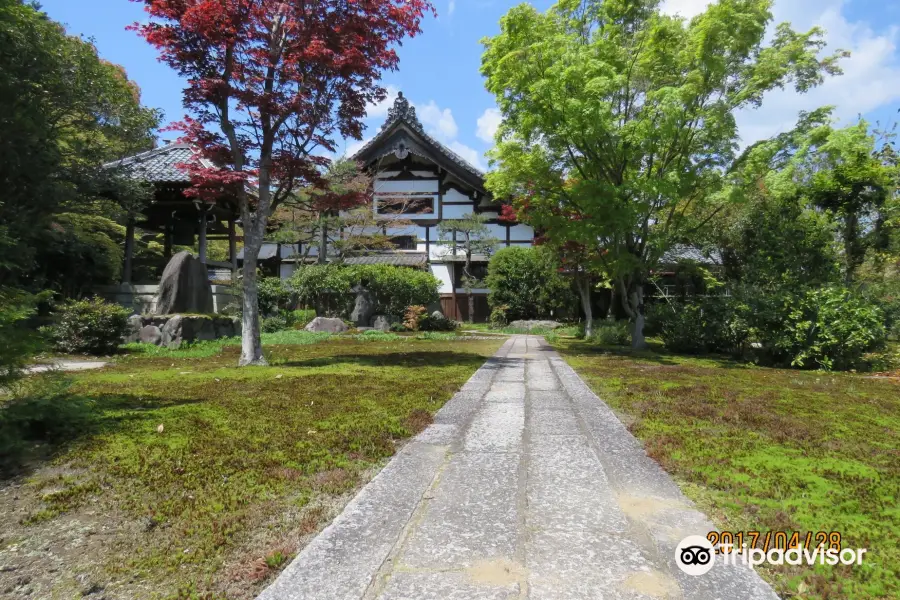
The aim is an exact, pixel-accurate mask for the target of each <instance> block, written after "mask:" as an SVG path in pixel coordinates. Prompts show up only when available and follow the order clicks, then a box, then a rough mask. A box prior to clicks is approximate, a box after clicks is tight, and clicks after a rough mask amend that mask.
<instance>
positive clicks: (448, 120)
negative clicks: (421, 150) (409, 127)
mask: <svg viewBox="0 0 900 600" xmlns="http://www.w3.org/2000/svg"><path fill="white" fill-rule="evenodd" d="M416 114H418V116H419V120H420V121H421V122H422V125H424V126H425V129H426V130H427V131H428V133H430V134H432V135H434V136H436V137H439V138H442V139H453V138H455V137H456V134H457V133H459V127H457V126H456V120H455V119H454V118H453V112H452V111H451V110H450V109H449V108H445V109H443V110H441V108H440V107H439V106H438V105H437V104H436V103H435V102H434V100H430V101H429V102H428V104H425V105H421V104H419V105H416Z"/></svg>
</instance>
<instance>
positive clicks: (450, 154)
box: [350, 92, 484, 179]
mask: <svg viewBox="0 0 900 600" xmlns="http://www.w3.org/2000/svg"><path fill="white" fill-rule="evenodd" d="M398 122H403V123H405V124H406V125H407V126H408V127H410V128H411V129H413V130H415V132H416V133H418V134H419V135H420V136H422V138H424V139H425V141H427V142H428V143H429V144H431V145H432V146H434V148H436V149H437V150H438V151H439V152H441V153H442V154H443V155H444V156H446V157H447V158H449V159H450V160H451V161H453V162H454V163H456V164H457V165H459V166H460V167H462V168H463V169H465V170H466V171H469V172H470V173H471V174H472V175H475V176H477V177H479V178H481V179H484V173H482V172H481V170H479V169H477V168H476V167H474V166H472V164H471V163H470V162H469V161H467V160H466V159H464V158H463V157H461V156H460V155H459V154H457V153H456V152H454V151H453V150H451V149H450V148H448V147H447V146H445V145H444V144H442V143H440V142H439V141H437V140H436V139H434V138H433V137H431V136H430V135H428V134H427V133H425V128H424V127H422V123H420V122H419V117H418V116H416V107H415V106H413V105H411V104H410V103H409V100H407V99H406V98H405V97H404V96H403V92H398V93H397V98H396V99H395V100H394V106H393V107H391V108H390V109H388V116H387V120H385V122H384V125H382V126H381V131H379V132H378V134H377V135H376V136H375V137H373V138H372V139H371V140H369V142H368V143H367V144H365V145H364V146H363V147H362V148H360V149H359V150H358V151H356V153H354V154H353V156H351V157H350V158H351V159H355V158H356V157H357V156H360V155H362V154H365V153H366V151H368V150H370V149H371V148H373V147H374V146H377V145H378V144H379V143H380V142H381V140H382V139H383V138H384V137H385V136H386V135H387V133H388V131H389V130H390V129H391V126H392V125H394V124H395V123H398Z"/></svg>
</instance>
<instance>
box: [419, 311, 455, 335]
mask: <svg viewBox="0 0 900 600" xmlns="http://www.w3.org/2000/svg"><path fill="white" fill-rule="evenodd" d="M457 327H458V323H457V322H456V321H454V320H453V319H448V318H447V317H445V316H444V315H437V316H435V315H434V314H430V315H423V316H422V318H420V319H419V331H456V328H457Z"/></svg>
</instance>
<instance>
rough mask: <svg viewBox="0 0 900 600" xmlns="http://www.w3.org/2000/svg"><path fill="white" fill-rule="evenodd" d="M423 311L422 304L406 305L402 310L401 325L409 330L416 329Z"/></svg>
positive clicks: (423, 314) (423, 313)
mask: <svg viewBox="0 0 900 600" xmlns="http://www.w3.org/2000/svg"><path fill="white" fill-rule="evenodd" d="M425 312H426V310H425V307H424V306H417V305H413V306H408V307H407V308H406V310H405V311H404V312H403V326H404V327H405V328H406V329H407V330H409V331H418V330H419V323H421V322H422V318H423V317H424V316H425Z"/></svg>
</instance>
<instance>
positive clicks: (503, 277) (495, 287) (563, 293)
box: [485, 246, 577, 321]
mask: <svg viewBox="0 0 900 600" xmlns="http://www.w3.org/2000/svg"><path fill="white" fill-rule="evenodd" d="M485 283H486V285H487V286H488V288H490V293H489V295H488V304H490V306H491V308H492V309H494V308H499V307H502V306H506V318H507V321H516V320H520V319H526V320H530V319H546V318H549V317H551V316H553V315H556V314H558V313H559V312H560V311H561V310H563V309H565V308H569V307H572V306H577V300H576V298H575V296H574V295H573V293H572V289H571V286H570V285H569V282H567V281H566V280H565V279H564V278H563V276H562V275H560V274H559V263H558V262H557V260H556V257H555V256H554V254H553V252H551V251H550V250H549V249H547V248H543V247H534V248H520V247H516V246H512V247H509V248H503V249H502V250H500V251H498V252H497V253H496V254H494V256H492V257H491V260H490V262H489V263H488V275H487V278H486V279H485Z"/></svg>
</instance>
